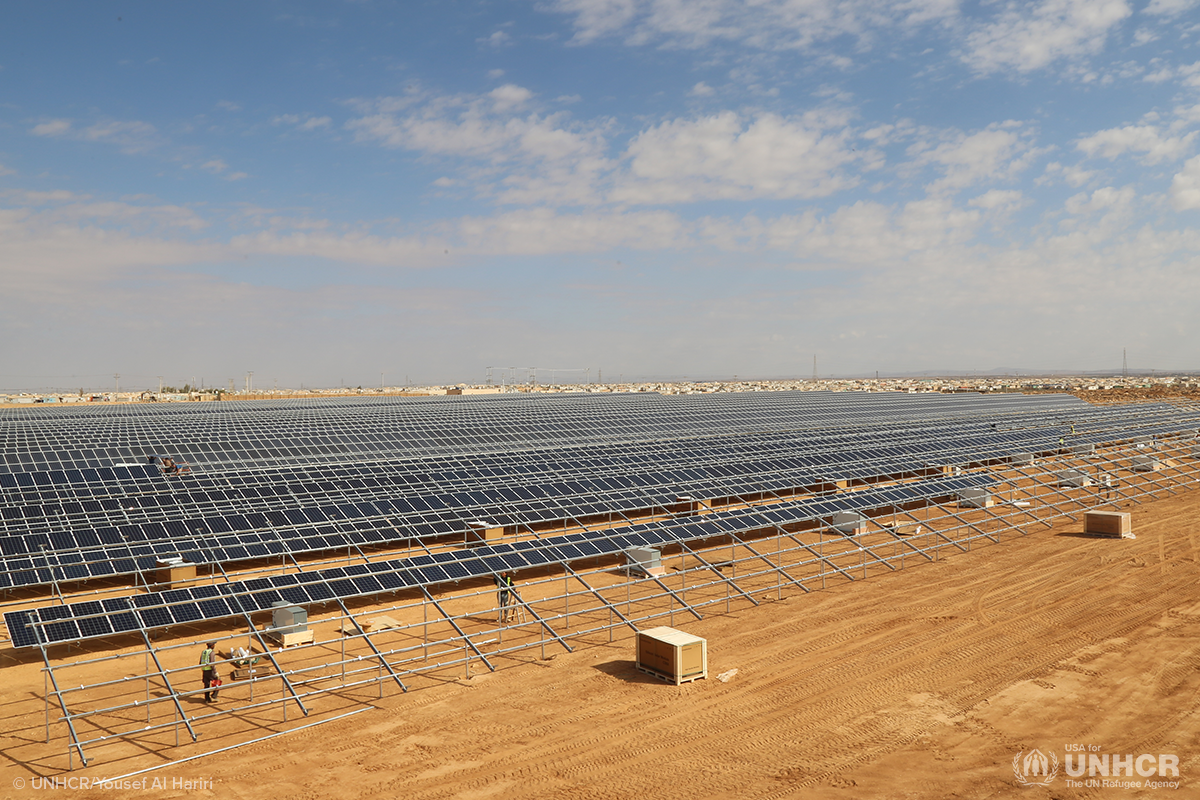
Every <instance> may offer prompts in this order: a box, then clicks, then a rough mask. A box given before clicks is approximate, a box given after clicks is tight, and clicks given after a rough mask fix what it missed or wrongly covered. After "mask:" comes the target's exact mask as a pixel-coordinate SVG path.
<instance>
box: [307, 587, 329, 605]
mask: <svg viewBox="0 0 1200 800" xmlns="http://www.w3.org/2000/svg"><path fill="white" fill-rule="evenodd" d="M304 588H305V589H307V590H308V594H309V596H311V597H312V599H313V602H316V603H319V602H322V601H324V600H332V599H333V592H332V591H331V590H330V589H329V587H328V586H326V585H325V584H324V583H309V584H307V585H306V586H305V587H304Z"/></svg>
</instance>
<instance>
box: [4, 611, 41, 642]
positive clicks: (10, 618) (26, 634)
mask: <svg viewBox="0 0 1200 800" xmlns="http://www.w3.org/2000/svg"><path fill="white" fill-rule="evenodd" d="M32 618H33V612H32V611H9V612H7V613H6V614H5V615H4V623H5V625H7V626H8V635H9V636H10V637H11V638H12V643H13V647H32V646H34V645H36V644H37V643H38V641H39V637H38V634H37V632H36V631H35V630H34V628H33V627H32V626H31V625H30V624H29V622H30V621H31V619H32Z"/></svg>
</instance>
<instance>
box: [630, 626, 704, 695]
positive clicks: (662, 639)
mask: <svg viewBox="0 0 1200 800" xmlns="http://www.w3.org/2000/svg"><path fill="white" fill-rule="evenodd" d="M636 663H637V668H638V669H639V670H641V671H642V672H645V673H646V674H647V675H653V676H654V677H656V678H660V679H662V680H664V681H668V682H670V683H674V684H675V685H676V686H678V685H679V684H681V683H687V682H689V681H695V680H699V679H700V678H706V677H708V642H707V641H706V640H705V639H702V638H700V637H699V636H693V635H692V634H690V633H684V632H683V631H677V630H675V629H674V628H667V627H662V628H650V629H649V630H644V631H638V635H637V662H636Z"/></svg>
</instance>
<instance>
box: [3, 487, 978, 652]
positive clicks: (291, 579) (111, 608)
mask: <svg viewBox="0 0 1200 800" xmlns="http://www.w3.org/2000/svg"><path fill="white" fill-rule="evenodd" d="M993 484H994V479H992V478H990V477H988V476H982V475H972V476H964V477H960V478H944V479H939V480H934V481H925V482H921V483H915V484H907V485H904V486H896V487H890V488H887V489H879V490H871V491H863V492H855V493H849V494H846V495H841V496H839V497H837V498H834V499H809V500H803V501H796V502H790V503H780V504H777V505H774V506H770V507H766V508H752V509H738V510H730V511H721V512H713V513H711V514H706V515H703V516H695V517H688V518H686V519H680V520H671V521H661V522H648V523H642V524H638V525H632V526H629V527H626V528H621V529H619V530H611V531H609V530H605V531H594V532H589V533H574V534H568V535H565V536H559V537H553V538H548V539H540V540H531V541H522V542H514V543H507V544H500V545H491V546H486V547H480V548H473V549H463V550H451V551H445V552H442V553H436V554H426V555H420V556H416V557H412V558H401V559H393V560H390V561H380V562H375V563H369V564H361V565H354V566H349V567H333V568H329V569H325V570H319V571H314V572H309V573H298V574H291V575H276V576H270V577H264V578H254V579H250V580H247V581H237V582H230V583H225V584H214V585H203V586H196V587H192V588H189V589H177V590H171V591H166V592H161V593H148V594H142V595H133V596H129V597H118V598H109V599H105V600H90V601H84V602H79V603H71V604H67V605H59V606H45V607H42V608H36V609H28V610H22V611H11V612H8V613H6V614H5V615H4V621H5V624H6V625H7V626H8V632H9V637H10V639H11V640H12V642H13V645H14V646H15V647H31V646H36V645H39V644H56V643H65V642H76V641H80V640H83V639H92V638H101V637H105V636H111V635H114V634H120V633H129V632H137V631H141V630H147V631H149V630H154V629H159V628H165V627H170V626H172V625H176V624H182V623H188V622H200V621H208V620H220V619H226V618H230V617H241V616H244V615H245V614H251V613H254V612H256V611H261V610H265V609H269V608H271V606H272V604H274V603H276V602H279V601H286V602H288V603H293V604H297V605H305V604H309V603H321V602H326V601H332V600H335V599H349V598H354V597H365V596H370V595H374V594H379V593H383V592H390V591H398V590H402V589H409V588H419V587H436V586H437V585H439V584H445V583H448V582H452V581H461V580H466V579H470V578H474V577H483V576H487V575H494V574H497V573H499V572H502V571H506V570H521V569H528V568H534V567H541V566H548V565H554V564H570V563H572V562H576V561H579V560H582V559H587V558H595V557H601V556H610V555H615V554H618V553H620V552H622V551H624V550H625V549H627V548H629V547H645V546H664V545H671V544H676V543H679V542H684V543H686V542H691V541H697V540H705V539H712V538H714V537H718V536H722V535H725V534H734V535H738V534H740V533H745V532H748V531H754V530H760V529H763V528H770V527H772V526H785V525H790V524H794V523H798V522H804V521H808V520H820V519H828V518H830V517H831V516H832V515H833V514H836V513H838V512H840V511H859V512H867V511H871V510H877V509H883V508H889V507H892V506H898V505H906V504H909V503H913V502H917V501H926V502H928V501H932V500H934V499H936V498H941V497H945V496H950V495H953V494H955V493H957V492H961V491H963V490H966V489H972V488H982V487H987V486H990V485H993Z"/></svg>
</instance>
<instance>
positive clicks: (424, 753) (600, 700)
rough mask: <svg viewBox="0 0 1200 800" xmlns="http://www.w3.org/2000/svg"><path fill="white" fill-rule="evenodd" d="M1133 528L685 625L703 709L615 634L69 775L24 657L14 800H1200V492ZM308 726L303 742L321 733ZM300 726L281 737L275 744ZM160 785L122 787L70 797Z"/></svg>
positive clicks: (9, 668) (7, 766)
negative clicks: (1169, 770) (1076, 762)
mask: <svg viewBox="0 0 1200 800" xmlns="http://www.w3.org/2000/svg"><path fill="white" fill-rule="evenodd" d="M1126 510H1130V511H1132V512H1133V525H1134V532H1135V533H1136V534H1137V539H1136V540H1104V539H1095V538H1089V537H1084V536H1082V535H1081V533H1080V532H1081V531H1082V524H1081V522H1080V523H1075V522H1070V521H1067V522H1064V523H1061V524H1060V525H1058V526H1057V527H1056V528H1055V529H1054V530H1050V529H1047V528H1045V527H1031V528H1030V529H1029V534H1028V535H1027V536H1024V537H1020V538H1012V539H1005V540H1004V541H1003V542H1002V543H1001V544H999V545H991V546H987V547H978V548H975V549H973V550H972V551H971V552H968V553H960V552H955V553H954V554H953V555H949V554H948V555H947V556H946V557H945V558H943V559H941V560H939V561H937V562H934V563H917V561H919V560H913V561H912V562H910V565H909V566H907V567H906V568H905V569H903V570H898V571H896V572H891V573H879V574H876V575H874V576H872V577H871V578H870V579H869V580H866V581H856V582H853V583H850V582H843V583H836V584H834V583H831V584H830V585H829V588H827V589H824V590H817V591H813V592H812V593H811V594H804V593H802V592H800V591H799V590H798V589H792V590H790V591H789V590H786V589H785V590H784V596H783V599H782V600H779V599H777V595H776V593H775V591H770V592H760V593H759V597H758V599H759V600H760V601H762V602H761V605H760V606H758V607H752V606H751V605H750V604H749V603H747V602H742V603H740V604H735V605H734V606H733V608H732V611H731V612H730V613H729V614H726V613H725V611H724V606H723V605H721V606H719V607H718V606H712V607H710V608H709V609H708V613H706V614H705V619H703V620H702V621H696V620H694V619H691V618H685V617H683V616H677V617H676V627H678V628H681V629H683V630H686V631H688V632H690V633H694V634H697V635H699V636H703V637H705V638H706V639H707V640H708V647H709V677H708V678H707V679H704V680H700V681H696V682H693V683H688V684H684V685H683V686H679V687H676V686H673V685H668V684H665V683H662V682H660V681H657V680H655V679H652V678H650V677H649V676H646V675H644V674H642V673H640V672H638V671H637V670H636V669H635V668H634V666H633V639H632V638H631V637H630V636H629V635H628V634H627V633H625V634H621V635H620V636H618V638H617V640H616V641H615V642H613V643H611V644H610V643H609V642H608V641H607V634H605V635H604V636H602V637H594V638H593V639H591V640H585V641H576V642H574V643H575V644H576V649H575V652H574V653H566V652H565V651H563V650H562V649H561V648H555V649H552V648H548V649H547V658H546V659H542V658H541V657H540V653H539V651H538V650H537V649H532V650H529V651H525V652H524V653H522V654H520V655H519V656H517V657H513V658H508V659H506V660H504V661H503V663H501V664H499V666H500V668H499V669H498V670H497V671H496V672H494V673H490V672H487V671H486V670H484V669H483V668H482V667H481V666H479V665H477V666H476V670H475V673H474V674H473V675H472V677H470V678H469V679H467V678H463V677H462V675H461V668H460V669H459V670H458V672H459V673H460V674H459V677H458V678H457V679H455V678H453V677H447V678H446V679H445V680H443V681H442V682H440V684H438V685H431V686H427V687H425V688H421V689H420V690H418V691H412V692H410V693H408V694H401V693H400V692H399V690H398V689H397V688H396V687H395V686H392V687H390V688H389V690H388V691H387V692H386V693H385V696H384V697H383V698H382V699H371V698H374V697H376V696H377V694H376V692H377V690H376V689H373V688H372V689H371V690H370V691H368V692H366V693H365V694H364V693H361V692H360V693H359V695H358V696H352V693H347V694H346V695H345V696H344V697H343V698H342V700H343V701H344V702H342V703H341V706H340V707H338V708H329V709H325V710H324V711H323V718H324V719H329V718H330V717H333V716H337V715H338V714H344V713H349V712H352V711H355V710H356V709H359V708H362V707H363V702H364V698H365V702H368V703H369V704H370V706H371V707H369V708H368V710H366V711H365V712H362V713H357V714H354V715H353V716H349V717H345V718H343V719H337V720H333V721H329V722H326V723H325V724H320V725H316V726H314V727H310V728H307V729H303V730H298V731H295V732H291V733H287V734H284V735H282V736H279V737H277V738H273V739H270V740H268V741H263V742H260V743H257V744H251V745H247V746H244V747H239V748H236V749H231V750H229V751H228V752H224V753H219V754H216V755H208V756H204V757H202V758H199V759H196V760H194V761H189V762H185V763H175V764H169V763H167V762H170V761H172V760H173V759H179V758H184V757H186V756H188V755H191V754H194V753H202V752H204V751H205V750H211V749H214V748H215V747H218V746H226V745H232V744H236V743H237V738H238V737H240V738H241V739H243V740H244V739H245V738H246V735H245V731H244V730H242V731H240V732H239V733H238V737H231V736H230V737H225V738H223V737H222V735H221V731H220V730H219V729H215V730H209V731H208V732H206V733H205V740H204V742H203V744H202V745H192V744H190V743H186V742H185V744H184V746H182V747H179V748H173V747H172V748H166V749H162V750H161V751H155V749H154V748H150V747H141V748H136V747H133V746H132V745H126V744H122V745H120V746H119V747H117V748H114V750H113V752H111V753H109V752H105V751H104V750H103V749H100V750H98V751H97V755H96V757H95V760H94V762H93V764H92V765H91V766H89V767H87V768H85V769H79V768H77V769H76V770H75V771H73V772H67V771H66V769H65V768H66V755H65V747H64V745H63V739H62V734H61V732H59V733H56V738H55V741H54V743H53V744H52V745H47V744H45V743H44V727H43V724H44V718H43V706H42V701H41V697H42V676H41V672H40V667H41V664H40V662H34V661H24V662H21V663H13V662H12V660H11V656H10V657H9V660H7V661H4V662H3V664H2V666H0V670H2V671H0V675H2V676H3V678H4V689H3V696H4V699H3V706H4V709H5V711H4V713H3V715H2V716H3V717H4V722H3V730H4V733H3V738H2V739H0V742H3V745H2V756H3V760H2V761H0V797H12V798H22V797H29V796H32V795H34V794H36V795H38V796H42V797H68V796H69V797H99V798H118V797H120V798H126V797H147V798H150V797H154V798H157V797H220V798H239V799H240V798H264V797H283V798H288V800H307V799H308V798H326V797H343V796H346V797H396V798H401V797H402V798H408V799H409V800H426V799H428V800H433V798H447V799H449V798H462V799H463V800H467V799H468V798H518V797H519V798H522V800H539V799H540V798H565V797H570V798H597V799H599V798H614V799H615V798H632V797H655V798H689V799H690V798H702V797H712V798H776V797H803V798H950V797H953V798H990V797H1028V798H1047V797H1053V798H1059V797H1064V798H1069V797H1100V798H1105V797H1113V798H1117V797H1130V796H1135V795H1136V796H1140V795H1142V794H1144V793H1146V792H1147V791H1159V792H1167V793H1170V796H1174V797H1200V722H1198V721H1197V718H1196V715H1195V712H1196V710H1197V706H1198V705H1200V672H1198V668H1200V581H1198V580H1197V579H1198V578H1200V551H1198V549H1197V538H1198V534H1200V525H1198V524H1197V516H1198V514H1200V492H1196V491H1190V492H1186V493H1181V494H1180V495H1179V496H1176V497H1172V498H1169V499H1166V500H1160V501H1157V502H1154V503H1153V504H1146V505H1141V506H1130V507H1128V508H1127V509H1126ZM622 637H623V638H622ZM9 652H10V653H11V651H9ZM734 669H736V670H737V673H736V675H734V676H732V677H731V678H729V679H728V680H727V681H722V680H718V678H717V675H718V674H722V673H727V672H729V671H731V670H734ZM276 716H277V714H276ZM295 716H298V715H293V719H292V721H291V723H290V724H291V726H293V727H294V726H295V725H297V724H304V723H305V722H311V721H316V720H312V719H310V720H304V721H300V722H297V721H296V720H295V719H294V717H295ZM219 724H228V725H233V724H234V723H233V722H218V723H214V726H215V725H219ZM59 727H61V726H59ZM281 727H282V726H281V725H274V724H268V723H267V722H262V723H261V729H260V730H259V731H258V733H257V734H256V735H259V736H267V735H269V734H270V733H271V732H272V731H273V730H277V729H281ZM122 748H124V749H122ZM1035 748H1036V749H1039V750H1041V751H1042V752H1044V753H1046V754H1047V755H1051V756H1053V758H1054V760H1055V764H1058V765H1060V766H1062V769H1060V770H1058V771H1057V773H1056V775H1055V777H1054V780H1052V781H1050V782H1049V785H1048V786H1031V785H1022V784H1021V783H1020V782H1019V778H1018V776H1017V774H1016V773H1014V766H1013V765H1014V757H1016V756H1017V755H1018V754H1025V753H1028V752H1029V751H1031V750H1033V749H1035ZM1076 749H1083V750H1084V751H1085V752H1086V751H1088V750H1090V751H1091V752H1092V753H1101V754H1105V755H1108V754H1117V755H1121V756H1122V757H1124V756H1125V755H1130V754H1131V755H1133V756H1134V757H1135V758H1136V757H1137V756H1138V755H1140V754H1151V755H1153V756H1154V758H1155V759H1157V758H1158V756H1159V755H1160V754H1167V755H1174V756H1177V758H1178V773H1179V775H1178V777H1177V778H1175V777H1171V778H1169V779H1168V780H1169V781H1170V782H1173V783H1175V784H1176V785H1175V787H1171V786H1165V787H1162V788H1156V789H1147V788H1146V787H1145V786H1144V785H1143V786H1141V787H1139V788H1127V787H1126V788H1121V787H1116V788H1114V787H1110V786H1103V785H1098V786H1086V785H1074V786H1072V785H1070V784H1069V783H1068V779H1069V777H1070V776H1069V775H1068V774H1067V767H1069V766H1070V764H1069V763H1066V755H1067V754H1068V753H1070V752H1072V751H1073V750H1076ZM1060 762H1061V764H1060ZM157 765H163V766H161V768H159V769H157V770H155V771H152V772H147V773H145V774H142V775H137V776H134V777H130V778H128V779H126V783H125V784H124V785H123V786H121V787H115V788H106V787H101V788H100V789H86V790H84V789H81V788H78V787H79V784H78V783H75V784H70V785H68V784H66V783H65V781H67V779H68V778H71V779H76V780H78V779H80V778H89V779H92V780H95V779H99V778H112V777H116V776H119V775H126V774H129V773H132V772H135V771H137V770H142V769H145V768H147V767H152V766H157ZM76 767H78V762H76ZM156 779H157V780H158V781H159V782H160V783H158V784H155V783H154V781H155V780H156ZM53 780H57V781H59V782H60V783H59V784H58V785H57V786H52V787H51V788H49V789H47V788H44V787H45V786H46V785H47V783H49V782H50V781H53ZM1043 780H1044V776H1033V777H1032V778H1029V777H1027V778H1026V782H1027V783H1029V782H1031V781H1043ZM1070 780H1072V781H1074V782H1075V783H1077V784H1083V783H1084V782H1086V781H1087V777H1086V776H1083V777H1078V778H1070ZM1103 780H1109V779H1108V778H1104V777H1097V778H1096V781H1097V782H1098V783H1099V782H1101V781H1103ZM1112 780H1115V779H1112ZM1121 780H1123V781H1132V782H1141V783H1142V784H1145V783H1146V781H1147V780H1155V781H1157V780H1159V778H1158V777H1157V776H1155V777H1152V778H1149V779H1148V778H1144V777H1140V776H1138V775H1137V773H1136V772H1135V773H1134V774H1133V777H1132V778H1122V779H1121ZM139 782H140V783H139Z"/></svg>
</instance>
